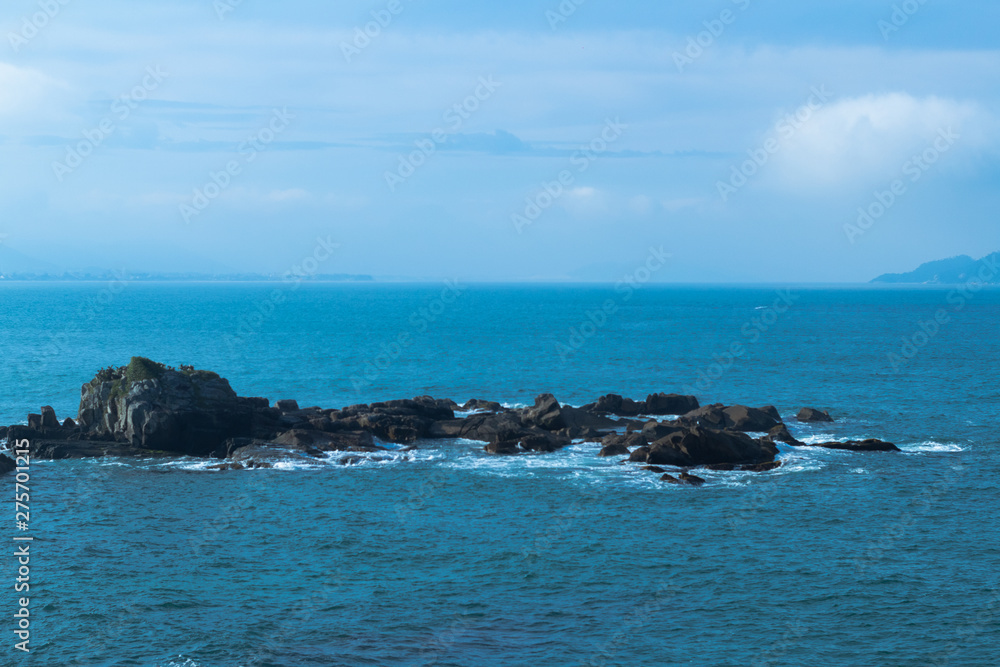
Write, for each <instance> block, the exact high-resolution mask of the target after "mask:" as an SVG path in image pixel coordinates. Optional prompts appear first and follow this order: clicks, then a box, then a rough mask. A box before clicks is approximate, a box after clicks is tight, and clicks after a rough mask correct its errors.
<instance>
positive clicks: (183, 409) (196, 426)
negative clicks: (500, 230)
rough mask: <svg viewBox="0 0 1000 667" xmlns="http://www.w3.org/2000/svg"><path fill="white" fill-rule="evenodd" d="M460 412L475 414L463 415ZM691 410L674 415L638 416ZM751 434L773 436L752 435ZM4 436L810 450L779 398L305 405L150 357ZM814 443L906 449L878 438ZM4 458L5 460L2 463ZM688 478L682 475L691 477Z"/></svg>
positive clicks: (64, 447) (720, 453) (126, 444)
mask: <svg viewBox="0 0 1000 667" xmlns="http://www.w3.org/2000/svg"><path fill="white" fill-rule="evenodd" d="M688 408H691V409H688ZM458 409H465V410H468V411H475V413H474V414H471V415H468V416H467V417H465V418H462V419H456V417H455V411H456V410H458ZM682 412H683V414H682V416H681V417H679V418H677V419H674V420H669V419H663V420H653V421H645V422H644V421H639V420H637V419H633V417H636V416H638V415H642V414H666V415H669V414H678V413H682ZM819 414H821V415H825V416H826V417H827V418H828V417H829V415H826V413H819ZM800 416H803V413H800ZM804 416H806V417H808V418H809V419H821V417H817V416H816V415H814V414H812V413H809V414H807V415H804ZM623 428H625V429H626V431H625V432H624V433H622V432H621V431H622V429H623ZM746 432H767V435H766V436H764V437H762V438H760V439H754V438H751V437H750V436H748V435H747V434H746ZM3 436H6V438H7V440H8V446H10V444H11V443H15V442H18V441H20V440H28V441H29V442H30V450H31V453H32V455H33V456H35V457H37V458H44V459H65V458H89V457H102V456H122V457H125V456H144V457H152V456H179V455H187V456H196V457H213V458H218V459H224V460H223V461H222V462H221V463H220V464H218V465H217V466H215V467H216V468H218V469H220V470H247V469H252V468H261V467H265V468H266V467H271V466H273V465H274V464H275V463H276V462H277V461H279V460H289V461H310V460H317V459H320V458H322V459H329V458H330V456H329V455H330V453H331V452H344V453H347V454H349V455H350V456H346V457H341V458H343V459H344V460H347V459H351V458H352V457H353V458H354V459H358V460H361V459H363V458H364V457H365V455H369V456H370V455H372V454H377V453H378V452H382V451H385V450H387V449H390V448H393V449H394V451H393V453H392V455H395V454H396V453H398V452H399V451H400V449H399V447H398V445H409V447H407V449H412V448H413V447H415V446H419V445H414V444H413V443H417V442H419V441H421V440H425V439H459V438H465V439H469V440H473V441H478V442H481V443H484V447H483V448H484V450H485V451H486V452H488V453H490V454H497V455H515V454H516V455H521V454H535V455H538V454H549V453H552V452H556V451H558V450H559V449H561V448H563V447H566V446H567V445H570V444H571V443H573V442H574V441H575V442H580V441H587V442H599V443H600V445H601V447H600V451H599V455H600V456H601V457H622V458H623V459H626V458H627V461H629V462H635V463H640V464H643V465H644V469H647V470H651V471H654V472H660V473H662V474H667V473H666V471H665V469H664V468H661V467H660V466H674V467H677V468H683V469H689V468H694V467H710V468H712V469H713V470H749V471H755V472H764V471H768V470H773V469H774V468H776V467H777V466H779V465H780V462H779V461H776V460H775V457H776V454H777V451H778V450H777V447H776V445H775V442H782V443H786V444H789V445H794V446H807V445H805V444H804V443H801V442H799V441H798V440H796V439H795V438H794V437H793V436H792V435H791V433H789V431H788V429H787V428H786V427H785V425H784V424H782V423H781V422H780V415H779V414H778V412H777V410H776V409H774V408H773V406H765V407H764V408H759V409H758V408H750V407H747V406H743V405H732V406H725V405H723V404H714V405H708V406H704V407H700V406H699V405H698V401H697V399H695V398H694V397H690V396H679V395H677V394H651V395H650V396H648V397H647V398H646V400H645V401H641V402H640V401H633V400H631V399H627V398H623V397H622V396H619V395H617V394H608V395H606V396H602V397H601V398H600V399H599V400H598V401H597V402H596V403H593V404H591V405H589V406H585V407H584V408H574V407H572V406H568V405H563V404H561V403H560V402H559V401H558V400H557V399H556V398H555V396H553V395H552V394H542V395H540V396H538V397H537V398H536V399H535V402H534V405H532V406H531V407H527V408H523V409H506V408H503V407H502V406H501V405H500V404H499V403H496V402H492V401H485V400H483V399H473V400H472V401H469V402H468V403H466V404H465V406H463V408H459V406H458V405H456V404H455V403H454V402H453V401H450V400H447V399H436V398H432V397H430V396H418V397H416V398H413V399H402V400H393V401H384V402H379V403H371V404H359V405H352V406H348V407H344V408H340V409H324V408H320V407H305V408H303V407H300V405H299V403H298V402H297V401H295V400H292V399H282V400H280V401H278V402H277V403H276V404H275V405H274V406H273V407H272V406H271V404H270V402H269V401H268V399H266V398H245V397H240V396H238V395H237V394H236V392H235V391H234V390H233V389H232V387H230V385H229V383H228V381H226V380H225V379H223V378H221V377H220V376H218V375H217V374H215V373H211V372H208V371H198V370H195V369H194V368H193V367H190V366H181V367H180V369H175V368H169V367H167V366H164V365H163V364H158V363H156V362H153V361H150V360H149V359H144V358H141V357H134V358H133V359H132V361H131V362H130V363H129V365H128V366H125V367H120V368H109V369H104V370H102V371H101V372H99V373H98V374H97V376H96V377H95V378H94V379H93V380H92V381H91V382H89V383H87V384H86V385H84V386H83V389H82V392H81V400H80V409H79V413H78V416H77V418H76V420H74V419H71V418H67V419H65V420H63V421H62V422H60V421H59V419H58V416H57V415H56V412H55V410H54V409H53V408H52V407H51V406H45V407H43V408H41V409H40V410H39V412H38V413H33V414H30V415H28V418H27V425H17V426H11V427H9V428H3V429H0V437H3ZM393 445H397V447H393ZM809 446H815V447H826V448H830V449H843V450H848V451H858V452H866V451H898V448H897V447H896V446H895V445H893V444H891V443H886V442H882V441H880V440H863V441H848V442H830V443H819V444H815V445H809ZM402 451H406V449H404V450H402ZM619 463H625V460H621V461H619ZM4 465H5V464H4V462H3V460H2V459H0V470H2V468H3V466H4ZM686 474H687V473H684V474H682V475H681V476H680V477H679V478H675V479H678V480H680V481H681V482H684V481H685V475H686ZM693 479H695V480H697V478H693ZM686 483H692V484H694V483H697V482H694V481H691V480H687V482H686Z"/></svg>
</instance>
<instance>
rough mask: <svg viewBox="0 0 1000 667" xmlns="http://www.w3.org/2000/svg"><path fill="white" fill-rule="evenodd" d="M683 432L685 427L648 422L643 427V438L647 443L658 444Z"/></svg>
mask: <svg viewBox="0 0 1000 667" xmlns="http://www.w3.org/2000/svg"><path fill="white" fill-rule="evenodd" d="M683 430H684V427H682V426H675V425H672V424H663V423H661V422H648V423H647V424H645V425H644V426H643V427H642V437H643V438H645V440H646V442H656V441H657V440H660V439H661V438H665V437H667V436H668V435H671V434H673V433H677V432H678V431H683Z"/></svg>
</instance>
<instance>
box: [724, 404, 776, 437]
mask: <svg viewBox="0 0 1000 667" xmlns="http://www.w3.org/2000/svg"><path fill="white" fill-rule="evenodd" d="M722 412H723V414H725V416H726V428H728V429H731V430H733V431H769V430H771V429H772V428H774V427H775V426H777V425H778V420H777V419H775V418H774V417H772V416H771V415H769V414H767V413H766V412H764V411H763V410H759V409H757V408H748V407H747V406H745V405H733V406H730V407H728V408H725V409H724V410H723V411H722Z"/></svg>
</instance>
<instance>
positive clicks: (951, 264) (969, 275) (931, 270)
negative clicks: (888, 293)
mask: <svg viewBox="0 0 1000 667" xmlns="http://www.w3.org/2000/svg"><path fill="white" fill-rule="evenodd" d="M998 261H1000V252H995V253H993V254H992V255H987V256H986V257H983V258H982V259H980V260H975V259H972V258H971V257H969V256H968V255H959V256H958V257H952V258H950V259H939V260H936V261H934V262H927V263H926V264H921V265H920V266H919V267H918V268H917V269H916V270H915V271H910V272H909V273H887V274H885V275H883V276H879V277H878V278H876V279H875V280H873V281H872V282H873V283H916V284H924V285H957V284H959V283H964V282H967V281H969V280H971V279H973V278H978V277H979V271H980V269H981V268H982V267H983V266H985V265H987V264H992V265H995V264H996V263H997V262H998ZM991 273H992V276H991V277H990V278H988V279H987V280H984V281H983V282H986V283H990V284H1000V274H998V273H997V272H996V271H991Z"/></svg>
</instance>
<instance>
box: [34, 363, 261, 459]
mask: <svg viewBox="0 0 1000 667" xmlns="http://www.w3.org/2000/svg"><path fill="white" fill-rule="evenodd" d="M52 419H54V415H53V417H52ZM43 422H44V409H43ZM78 422H79V428H80V430H81V435H82V436H83V437H85V438H86V439H93V440H108V441H114V442H120V443H125V444H128V445H131V446H132V447H134V448H137V449H144V450H153V451H164V452H176V453H178V454H188V455H191V456H208V455H210V454H212V453H214V452H217V451H218V450H219V448H220V447H221V445H222V443H224V442H225V441H226V440H227V439H228V438H234V437H248V436H250V435H251V434H252V429H253V407H252V406H251V404H249V403H248V402H247V401H246V400H245V399H241V398H240V397H238V396H237V395H236V392H235V391H233V389H232V387H230V386H229V382H228V381H227V380H224V379H223V378H221V377H219V376H218V375H216V374H215V373H211V372H208V371H196V370H194V369H189V370H181V371H178V370H175V369H172V368H167V367H166V366H164V365H162V364H157V363H155V362H153V361H150V360H149V359H144V358H142V357H133V358H132V361H131V362H130V363H129V365H128V366H127V367H125V368H122V369H115V370H114V371H112V372H110V373H109V374H108V375H107V376H106V377H105V378H101V377H100V376H99V377H98V378H95V379H94V380H93V381H91V382H90V383H88V384H85V385H84V386H83V390H82V392H81V397H80V413H79V417H78ZM43 427H44V423H43Z"/></svg>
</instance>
